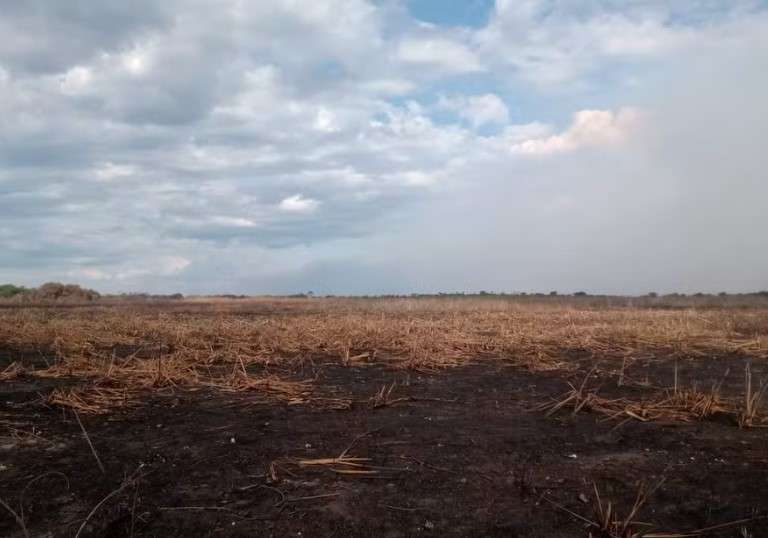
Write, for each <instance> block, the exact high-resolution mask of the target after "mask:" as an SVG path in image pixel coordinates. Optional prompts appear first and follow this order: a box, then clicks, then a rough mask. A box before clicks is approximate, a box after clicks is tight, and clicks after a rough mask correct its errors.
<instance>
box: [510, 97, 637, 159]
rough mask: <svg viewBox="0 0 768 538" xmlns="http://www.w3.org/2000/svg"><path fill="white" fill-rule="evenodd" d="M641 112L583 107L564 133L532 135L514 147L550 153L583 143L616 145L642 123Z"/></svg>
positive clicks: (514, 148) (529, 153) (526, 151)
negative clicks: (542, 136)
mask: <svg viewBox="0 0 768 538" xmlns="http://www.w3.org/2000/svg"><path fill="white" fill-rule="evenodd" d="M640 117H641V115H640V112H639V111H638V110H637V109H635V108H622V109H620V110H619V111H618V112H612V111H610V110H581V111H579V112H577V113H576V114H574V116H573V122H572V123H571V125H570V126H569V127H568V129H566V130H565V131H563V132H562V133H561V134H557V135H552V136H548V137H544V138H531V139H528V140H524V141H521V142H517V143H515V144H513V145H512V151H513V152H515V153H523V154H527V155H547V154H552V153H560V152H567V151H575V150H577V149H579V148H582V147H590V146H607V145H616V144H619V143H621V142H624V141H626V140H627V138H628V137H629V136H630V135H631V134H632V133H633V132H635V131H636V130H637V129H638V127H639V124H640Z"/></svg>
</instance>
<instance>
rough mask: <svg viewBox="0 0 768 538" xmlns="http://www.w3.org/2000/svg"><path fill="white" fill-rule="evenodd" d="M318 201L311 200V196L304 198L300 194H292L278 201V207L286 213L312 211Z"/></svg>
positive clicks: (316, 206)
mask: <svg viewBox="0 0 768 538" xmlns="http://www.w3.org/2000/svg"><path fill="white" fill-rule="evenodd" d="M319 205H320V202H318V201H317V200H313V199H312V198H304V197H303V196H302V195H301V194H294V195H293V196H289V197H288V198H284V199H283V200H282V201H281V202H280V206H279V207H280V209H281V210H283V211H286V212H288V213H312V212H313V211H315V210H316V209H317V208H318V206H319Z"/></svg>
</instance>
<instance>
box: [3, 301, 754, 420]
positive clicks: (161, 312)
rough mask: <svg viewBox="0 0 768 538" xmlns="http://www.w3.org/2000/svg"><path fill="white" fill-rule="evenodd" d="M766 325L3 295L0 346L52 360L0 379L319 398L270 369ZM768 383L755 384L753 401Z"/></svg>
mask: <svg viewBox="0 0 768 538" xmlns="http://www.w3.org/2000/svg"><path fill="white" fill-rule="evenodd" d="M762 327H768V311H766V310H757V309H752V310H738V311H737V310H724V309H710V310H691V309H689V310H652V309H640V308H633V307H627V306H621V307H611V306H607V307H606V306H600V307H599V308H593V307H591V306H588V305H587V306H584V307H579V306H578V305H573V304H567V303H566V304H563V303H560V302H554V301H549V300H547V301H542V302H540V303H536V302H530V301H526V302H517V301H514V300H507V299H484V300H479V299H464V300H460V299H444V300H440V299H390V300H378V299H370V300H364V299H348V300H339V299H312V300H307V299H270V300H249V301H216V302H203V301H189V302H175V303H174V304H173V305H170V306H169V305H165V304H164V305H161V306H159V307H153V306H147V305H139V306H135V305H134V306H132V305H122V306H111V307H105V306H93V307H83V308H16V309H10V308H8V309H3V310H0V350H5V351H7V352H11V353H18V354H29V353H35V354H39V355H41V356H44V357H47V358H48V360H49V363H50V364H49V365H48V366H46V367H40V368H38V369H31V368H29V367H27V366H25V367H24V368H22V367H21V366H13V365H11V366H9V367H8V368H6V369H5V370H3V371H2V372H0V379H9V378H13V377H16V376H19V375H30V376H38V377H53V378H67V377H74V378H78V379H80V380H81V381H82V383H81V384H80V385H79V386H77V387H74V388H72V389H67V390H63V389H62V390H59V391H56V392H55V393H54V394H53V395H51V399H50V401H51V402H53V403H56V404H59V405H65V406H69V407H73V408H75V409H77V410H78V411H79V412H83V413H93V412H97V411H98V410H105V409H108V408H110V407H112V406H120V405H130V404H131V403H132V402H134V401H135V400H136V398H137V394H138V393H139V392H141V391H146V390H152V391H171V390H174V389H176V388H183V389H185V390H196V389H203V388H208V389H212V390H221V391H239V392H242V391H250V392H253V393H255V394H263V395H265V397H266V396H268V397H270V398H273V399H278V400H281V401H286V402H288V403H308V402H313V403H318V402H322V400H323V397H322V396H321V395H318V394H315V391H314V388H313V385H312V383H311V382H308V381H295V380H293V379H291V376H290V375H283V376H282V377H279V376H278V375H276V373H275V370H279V371H282V372H286V373H289V372H290V371H292V370H294V369H295V368H296V367H297V366H300V365H312V364H314V363H316V362H328V361H333V362H336V363H337V364H341V365H347V366H349V365H353V364H363V363H370V362H377V363H384V364H386V365H389V366H390V367H393V368H408V369H413V370H419V371H430V372H433V371H437V370H440V369H444V368H450V367H453V366H458V365H462V364H466V363H467V362H469V361H478V360H483V359H485V358H495V359H501V360H504V361H507V362H509V363H513V364H515V365H519V366H521V367H525V368H529V369H531V370H547V369H576V368H577V367H578V364H577V361H576V360H575V359H577V358H588V359H593V360H596V361H597V360H610V361H619V362H620V363H621V364H626V362H627V361H634V360H637V359H641V358H654V357H663V358H670V357H680V358H706V357H709V356H712V355H717V356H723V355H735V356H740V357H749V358H752V359H756V360H761V359H765V358H768V336H766V334H768V331H763V330H762ZM762 394H763V392H761V391H760V390H758V391H757V392H755V393H753V396H758V398H757V399H756V400H754V402H753V403H754V404H755V405H754V406H753V407H756V404H759V400H760V398H762ZM583 396H584V398H587V399H588V400H590V401H588V402H586V403H585V402H583V401H581V400H579V401H578V402H577V405H581V406H582V407H584V406H587V405H588V406H590V407H600V406H601V405H607V404H606V403H605V402H601V401H600V400H599V399H597V396H596V395H594V394H588V395H583ZM326 400H328V399H327V398H326ZM330 400H333V398H331V399H330ZM571 401H573V400H571ZM326 404H328V405H331V406H332V404H330V403H329V401H326ZM336 404H338V405H340V406H343V405H345V402H336ZM616 405H617V404H612V405H608V407H609V408H610V409H611V410H616ZM665 405H666V406H668V407H673V408H679V407H686V406H688V407H690V408H691V413H692V414H694V415H695V414H696V413H699V414H708V413H712V412H716V409H717V408H718V405H719V402H718V401H717V398H715V397H714V395H710V400H707V399H706V397H704V396H701V395H697V394H682V395H680V394H678V395H675V397H674V398H672V399H670V401H668V402H667V403H666V404H665ZM629 411H630V412H632V413H635V414H639V416H644V414H645V415H646V416H647V415H648V414H649V413H650V414H651V415H652V414H653V413H654V410H653V409H650V410H648V409H629Z"/></svg>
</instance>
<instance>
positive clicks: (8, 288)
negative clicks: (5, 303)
mask: <svg viewBox="0 0 768 538" xmlns="http://www.w3.org/2000/svg"><path fill="white" fill-rule="evenodd" d="M25 291H27V288H25V287H23V286H14V285H13V284H0V299H7V298H9V297H14V296H16V295H18V294H20V293H24V292H25Z"/></svg>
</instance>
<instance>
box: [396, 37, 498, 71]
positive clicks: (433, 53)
mask: <svg viewBox="0 0 768 538" xmlns="http://www.w3.org/2000/svg"><path fill="white" fill-rule="evenodd" d="M397 55H398V59H399V60H401V61H403V62H406V63H412V64H420V65H425V66H433V67H436V68H439V69H441V70H443V71H447V72H452V73H468V72H469V73H471V72H476V71H483V70H484V69H485V68H484V67H483V66H482V64H481V63H480V59H479V58H478V57H477V56H476V55H475V53H474V52H472V51H471V50H470V49H469V48H468V47H467V46H466V45H463V44H462V43H459V42H456V41H452V40H450V39H444V38H408V39H405V40H403V41H401V42H400V45H399V47H398V50H397Z"/></svg>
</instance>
